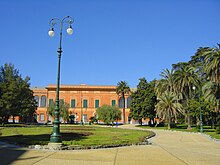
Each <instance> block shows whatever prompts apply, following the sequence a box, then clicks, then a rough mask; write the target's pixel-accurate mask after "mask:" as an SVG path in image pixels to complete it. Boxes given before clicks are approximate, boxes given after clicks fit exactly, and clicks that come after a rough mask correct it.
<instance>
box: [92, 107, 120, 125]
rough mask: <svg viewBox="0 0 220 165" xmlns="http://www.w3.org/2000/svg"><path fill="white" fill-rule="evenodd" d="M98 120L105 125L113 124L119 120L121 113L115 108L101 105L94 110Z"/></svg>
mask: <svg viewBox="0 0 220 165" xmlns="http://www.w3.org/2000/svg"><path fill="white" fill-rule="evenodd" d="M96 113H97V115H98V120H102V121H103V122H104V123H105V124H113V123H114V122H115V121H117V120H119V119H120V118H121V111H120V110H119V109H118V108H117V107H112V106H109V105H103V106H102V107H99V108H98V109H97V110H96Z"/></svg>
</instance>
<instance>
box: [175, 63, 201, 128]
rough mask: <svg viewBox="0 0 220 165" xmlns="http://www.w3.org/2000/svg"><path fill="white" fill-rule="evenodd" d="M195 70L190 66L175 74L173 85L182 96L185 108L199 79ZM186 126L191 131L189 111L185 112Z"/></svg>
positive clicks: (180, 69)
mask: <svg viewBox="0 0 220 165" xmlns="http://www.w3.org/2000/svg"><path fill="white" fill-rule="evenodd" d="M194 70H195V68H193V67H191V66H190V65H185V66H183V67H181V68H179V69H178V70H177V71H176V72H175V83H176V84H177V90H178V91H180V92H181V93H182V95H183V100H184V102H185V107H187V106H188V100H189V99H190V98H191V97H192V87H193V86H198V85H199V78H198V76H197V74H196V73H195V71H194ZM186 114H187V125H188V129H191V121H190V111H189V110H188V111H187V113H186Z"/></svg>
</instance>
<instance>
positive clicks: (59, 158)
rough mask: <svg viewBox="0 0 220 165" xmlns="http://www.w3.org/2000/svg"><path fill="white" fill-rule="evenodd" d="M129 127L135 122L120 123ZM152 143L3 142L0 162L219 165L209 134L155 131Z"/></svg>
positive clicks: (217, 145)
mask: <svg viewBox="0 0 220 165" xmlns="http://www.w3.org/2000/svg"><path fill="white" fill-rule="evenodd" d="M120 127H122V128H128V129H138V128H134V125H125V126H120ZM153 131H154V132H155V133H156V134H157V135H156V136H155V137H153V138H151V139H150V141H151V142H152V145H146V146H129V147H120V148H111V149H98V150H80V151H44V150H28V149H25V148H16V146H13V145H10V146H8V145H7V144H5V143H0V164H1V165H6V164H15V165H19V164H21V165H26V164H27V165H44V164H45V165H46V164H47V165H48V164H53V165H56V164H63V165H69V164H79V165H88V164H89V165H93V164H94V165H124V164H125V165H147V164H151V165H186V164H188V165H197V164H198V165H219V164H220V143H219V142H215V141H213V140H210V138H208V137H207V136H204V135H201V134H196V133H186V132H176V131H175V132H174V131H163V130H153Z"/></svg>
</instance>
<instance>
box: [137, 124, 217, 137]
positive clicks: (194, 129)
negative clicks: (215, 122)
mask: <svg viewBox="0 0 220 165" xmlns="http://www.w3.org/2000/svg"><path fill="white" fill-rule="evenodd" d="M137 127H141V128H145V129H162V130H168V128H167V127H150V126H146V125H142V126H141V125H138V126H137ZM170 130H175V131H184V132H200V129H199V128H197V127H196V126H192V129H191V130H188V129H187V125H177V126H176V127H175V128H171V129H170ZM203 133H205V134H207V135H209V136H211V137H212V138H215V139H219V140H220V134H217V133H216V132H215V129H213V128H211V126H203Z"/></svg>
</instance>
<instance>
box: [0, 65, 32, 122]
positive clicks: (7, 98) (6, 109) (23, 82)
mask: <svg viewBox="0 0 220 165" xmlns="http://www.w3.org/2000/svg"><path fill="white" fill-rule="evenodd" d="M29 80H30V78H29V77H26V78H25V79H23V78H22V77H21V75H19V71H18V70H17V69H15V68H14V65H12V64H5V65H4V66H2V67H1V68H0V116H1V117H2V118H3V122H7V120H8V118H9V116H20V119H22V120H23V121H30V120H31V119H30V118H32V117H33V114H34V113H35V110H36V106H35V105H36V102H35V99H34V96H33V92H32V91H31V90H30V84H29Z"/></svg>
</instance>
